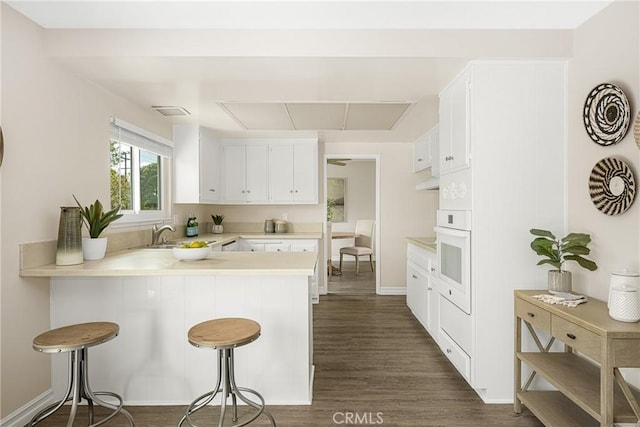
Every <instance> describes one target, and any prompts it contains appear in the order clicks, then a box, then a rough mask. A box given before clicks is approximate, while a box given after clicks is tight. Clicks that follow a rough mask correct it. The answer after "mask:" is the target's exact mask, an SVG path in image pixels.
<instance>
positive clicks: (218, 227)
mask: <svg viewBox="0 0 640 427" xmlns="http://www.w3.org/2000/svg"><path fill="white" fill-rule="evenodd" d="M211 219H212V220H213V228H212V230H211V231H212V232H213V233H215V234H221V233H224V227H223V226H222V220H224V215H211Z"/></svg>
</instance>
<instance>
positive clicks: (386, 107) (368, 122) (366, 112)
mask: <svg viewBox="0 0 640 427" xmlns="http://www.w3.org/2000/svg"><path fill="white" fill-rule="evenodd" d="M410 105H411V104H410V103H408V102H403V103H386V102H385V103H376V104H372V103H354V104H349V113H348V115H347V122H346V126H345V130H391V129H393V127H394V126H395V124H396V122H397V121H398V120H399V119H400V118H401V117H402V116H403V115H404V113H405V112H406V111H407V108H409V106H410Z"/></svg>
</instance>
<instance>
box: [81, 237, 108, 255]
mask: <svg viewBox="0 0 640 427" xmlns="http://www.w3.org/2000/svg"><path fill="white" fill-rule="evenodd" d="M105 253H107V238H106V237H97V238H95V239H91V238H89V237H83V238H82V255H83V256H84V259H85V260H88V261H90V260H95V259H102V258H104V254H105Z"/></svg>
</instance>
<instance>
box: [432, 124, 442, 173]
mask: <svg viewBox="0 0 640 427" xmlns="http://www.w3.org/2000/svg"><path fill="white" fill-rule="evenodd" d="M429 158H430V162H431V176H440V126H439V125H436V127H435V128H433V129H432V131H431V132H430V138H429Z"/></svg>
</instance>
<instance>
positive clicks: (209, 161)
mask: <svg viewBox="0 0 640 427" xmlns="http://www.w3.org/2000/svg"><path fill="white" fill-rule="evenodd" d="M221 152H222V150H221V147H220V143H219V142H218V141H216V140H215V139H213V138H211V137H210V136H209V135H208V132H206V131H203V130H201V131H200V201H201V202H219V201H220V200H221V199H222V188H221V187H220V157H221Z"/></svg>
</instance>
